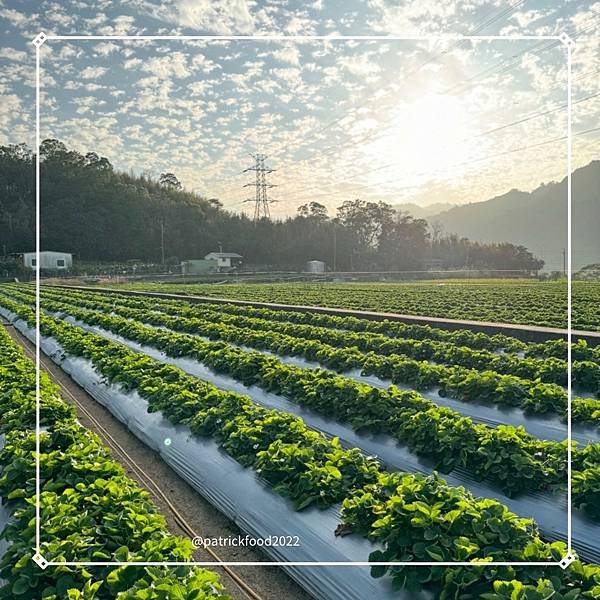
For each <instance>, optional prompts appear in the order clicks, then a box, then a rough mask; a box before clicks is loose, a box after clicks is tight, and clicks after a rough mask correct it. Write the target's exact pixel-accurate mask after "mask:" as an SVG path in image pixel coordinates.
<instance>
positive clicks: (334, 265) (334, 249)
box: [333, 223, 337, 273]
mask: <svg viewBox="0 0 600 600" xmlns="http://www.w3.org/2000/svg"><path fill="white" fill-rule="evenodd" d="M336 271H337V228H336V226H335V223H334V224H333V272H334V273H335V272H336Z"/></svg>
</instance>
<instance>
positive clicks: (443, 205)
mask: <svg viewBox="0 0 600 600" xmlns="http://www.w3.org/2000/svg"><path fill="white" fill-rule="evenodd" d="M393 206H394V208H395V209H396V210H399V211H402V212H405V213H409V214H410V215H412V216H413V217H415V219H427V218H429V217H430V216H431V215H437V214H438V213H441V212H444V211H447V210H450V209H451V208H453V207H455V206H456V204H450V203H449V202H435V203H433V204H429V205H428V206H419V205H418V204H413V203H412V202H404V203H402V204H394V205H393Z"/></svg>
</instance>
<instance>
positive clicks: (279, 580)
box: [6, 326, 312, 600]
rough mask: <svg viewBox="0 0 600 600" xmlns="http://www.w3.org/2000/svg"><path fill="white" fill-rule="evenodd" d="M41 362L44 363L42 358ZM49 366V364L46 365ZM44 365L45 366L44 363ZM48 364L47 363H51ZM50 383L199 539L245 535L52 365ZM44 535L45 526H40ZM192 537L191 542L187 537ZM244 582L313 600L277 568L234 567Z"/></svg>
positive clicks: (265, 591) (202, 556)
mask: <svg viewBox="0 0 600 600" xmlns="http://www.w3.org/2000/svg"><path fill="white" fill-rule="evenodd" d="M6 329H7V331H8V333H9V334H10V335H11V337H12V338H13V339H14V340H15V341H17V342H18V343H19V344H20V345H21V346H23V347H24V348H26V349H28V350H31V351H35V346H34V345H33V344H32V343H31V342H30V341H29V340H27V339H26V338H25V337H24V336H22V335H21V334H20V333H19V332H18V331H16V330H15V329H14V327H12V326H7V327H6ZM42 359H44V357H43V355H42ZM46 360H47V359H46ZM45 362H46V361H45ZM47 362H48V363H49V361H47ZM42 370H44V371H46V372H47V373H48V374H49V375H50V377H51V378H52V379H53V380H54V381H55V382H56V383H57V384H59V385H60V386H63V387H64V388H65V389H66V390H68V391H69V392H70V393H71V394H73V396H75V398H76V399H77V401H78V402H80V403H81V405H82V406H83V407H84V408H85V409H86V410H87V411H88V412H89V413H91V415H92V416H93V417H94V418H95V419H97V420H98V421H100V423H101V424H102V426H103V427H105V428H106V429H107V430H108V431H109V433H110V435H111V436H112V437H113V438H114V439H115V440H116V441H117V443H118V444H119V445H120V446H121V447H122V448H123V449H124V450H125V451H126V453H127V455H129V456H130V457H131V458H132V459H133V461H134V462H135V463H136V464H137V465H138V466H139V467H140V468H141V469H142V470H143V471H144V472H145V473H147V474H148V475H150V477H151V478H152V479H153V480H154V481H156V482H159V483H160V486H161V488H162V491H163V492H164V493H165V494H166V495H167V497H168V499H169V502H171V503H172V504H173V505H174V506H175V508H176V510H177V511H178V512H179V513H180V514H181V515H183V516H184V518H185V520H186V521H187V522H188V523H189V524H190V525H191V526H192V528H193V529H194V531H196V532H197V533H198V535H200V536H202V537H205V538H213V537H216V538H218V537H228V536H237V535H238V534H241V535H244V534H243V533H242V532H241V531H240V529H239V528H238V527H237V525H235V524H234V523H232V522H231V521H230V520H229V519H227V517H225V516H224V515H223V514H222V513H220V512H219V511H218V510H217V509H216V508H215V507H214V506H213V505H212V504H210V503H209V502H208V501H207V500H205V499H204V498H203V497H202V496H201V495H200V494H198V492H196V491H195V490H194V489H193V488H192V487H191V486H190V485H188V484H187V483H186V482H185V481H184V480H183V479H181V478H180V477H179V476H178V475H177V474H176V473H175V472H174V471H173V470H172V469H171V468H170V467H169V466H168V465H167V464H165V463H164V462H163V461H162V460H161V459H160V457H159V455H158V454H156V453H155V452H154V451H152V450H150V449H149V448H148V447H147V446H146V445H145V444H144V443H143V442H141V441H140V440H138V439H137V438H136V437H135V436H134V435H133V434H132V433H131V432H130V431H129V430H128V429H127V427H126V426H125V425H124V424H123V423H121V422H120V421H119V420H118V419H116V418H115V417H114V416H113V415H112V414H111V413H110V412H109V411H108V410H107V409H106V408H104V407H103V406H102V405H100V404H98V402H96V401H95V400H94V399H93V398H92V397H91V396H90V395H89V394H88V393H87V392H86V391H85V390H84V389H82V388H81V387H80V386H79V385H77V383H75V382H74V381H73V380H72V379H71V378H70V377H69V375H67V374H66V373H65V372H64V371H62V370H61V369H60V367H58V366H56V365H54V364H53V363H50V364H46V365H43V366H42ZM63 398H64V400H65V401H66V402H69V400H70V399H69V397H68V395H67V394H65V395H64V396H63ZM76 408H77V414H78V419H79V421H80V422H81V424H82V425H83V426H84V427H86V428H88V429H90V430H92V431H94V432H95V433H97V434H98V435H99V436H100V438H101V439H102V441H103V442H104V443H105V444H106V446H108V447H109V448H111V449H113V450H114V448H112V446H111V441H110V440H109V439H107V438H106V436H105V435H104V434H103V432H102V431H98V428H97V427H96V426H95V424H94V423H93V421H91V420H90V419H89V418H88V417H87V416H86V415H85V413H83V412H82V411H81V410H79V408H78V407H76ZM115 459H116V460H117V461H118V460H119V455H118V452H115ZM123 467H124V468H125V471H126V473H127V475H128V476H129V477H130V478H131V479H133V480H135V481H137V482H138V483H139V485H140V486H141V487H142V488H144V489H147V490H148V492H149V493H150V495H151V497H152V500H153V501H154V503H155V504H156V506H157V507H158V509H159V511H160V513H161V514H162V515H164V517H165V519H166V521H167V524H168V527H169V530H170V531H171V532H172V533H173V534H176V535H181V536H184V537H186V536H187V533H186V532H185V531H184V530H183V529H182V528H181V527H180V525H179V524H178V522H177V520H176V519H175V517H174V514H173V512H172V511H171V509H170V507H169V506H168V504H167V503H166V502H165V501H164V499H163V498H161V497H160V495H158V494H156V493H155V492H154V491H153V490H152V489H149V487H148V486H147V485H146V484H145V483H144V481H143V479H142V478H140V477H139V475H138V474H137V473H136V471H134V470H133V469H132V468H131V467H130V466H128V465H126V464H123ZM42 530H43V524H42ZM188 537H189V536H188ZM213 550H214V551H215V552H216V553H217V554H218V556H219V558H220V559H221V560H223V561H242V562H243V561H248V562H258V561H266V560H270V559H269V558H268V557H267V556H266V555H265V554H263V553H262V552H261V551H260V550H256V549H253V548H248V547H228V546H223V547H218V548H214V549H213ZM194 558H195V560H198V561H211V562H212V561H213V560H214V559H213V558H212V557H211V556H210V555H209V554H208V553H207V552H206V551H204V550H202V549H199V550H197V551H196V553H195V555H194ZM210 568H211V569H214V570H215V571H217V572H218V573H219V575H220V577H221V581H222V582H223V584H224V585H225V587H226V589H227V592H228V593H229V594H230V595H231V596H232V598H234V600H248V598H249V597H250V596H249V595H248V594H247V593H246V592H244V591H243V590H242V589H241V588H240V587H239V586H238V585H237V584H236V582H235V581H234V579H232V578H231V577H230V576H229V575H228V574H227V573H226V572H225V571H224V570H223V569H222V568H220V567H217V566H215V567H210ZM230 568H231V569H232V570H234V572H235V573H236V574H237V575H238V576H239V577H241V578H242V579H243V580H244V582H245V583H246V584H247V585H248V586H250V587H251V588H252V589H253V590H254V592H256V593H257V594H258V595H259V596H260V597H261V598H262V599H263V600H281V599H283V598H285V600H310V599H311V598H312V596H310V595H309V594H308V593H307V592H305V591H304V590H303V589H302V588H300V586H298V585H297V584H296V583H295V582H294V581H293V580H292V579H291V578H290V577H289V576H288V575H287V574H286V573H285V572H284V571H283V570H282V569H280V568H279V567H274V566H268V567H256V566H240V567H230Z"/></svg>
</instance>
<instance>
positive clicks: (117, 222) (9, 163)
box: [0, 140, 541, 270]
mask: <svg viewBox="0 0 600 600" xmlns="http://www.w3.org/2000/svg"><path fill="white" fill-rule="evenodd" d="M40 159H41V245H42V249H48V250H61V251H66V252H72V253H73V254H74V255H75V257H76V259H78V260H88V261H90V260H91V261H123V260H129V259H141V260H144V261H152V262H160V261H161V260H162V247H161V246H162V245H161V233H162V234H163V235H164V256H165V260H166V261H167V262H171V263H177V262H179V261H180V260H183V259H189V258H199V257H202V256H204V255H205V254H206V253H207V252H210V251H213V250H216V249H218V246H219V244H221V245H222V247H223V249H224V250H226V251H229V252H238V253H239V254H241V255H242V256H244V259H245V262H246V264H253V265H259V266H270V267H279V268H297V267H301V266H303V265H304V264H305V262H306V261H307V260H311V259H318V260H323V261H325V262H326V263H327V264H328V266H329V268H335V269H337V270H410V269H422V268H425V267H426V266H427V265H428V264H431V259H437V260H438V261H439V266H440V267H441V268H463V267H472V268H491V269H535V268H539V267H540V266H541V263H540V262H539V261H537V260H536V259H535V258H534V257H533V256H532V255H531V253H530V252H528V251H527V249H526V248H524V247H522V246H517V245H512V244H503V243H498V244H479V243H473V242H470V241H469V240H467V239H464V238H459V237H457V236H453V235H448V236H440V235H432V233H431V232H430V228H429V225H428V223H427V221H425V220H424V219H417V218H413V217H412V216H409V215H408V214H406V213H398V211H396V210H394V208H393V207H392V206H390V205H388V204H385V203H383V202H379V203H372V202H365V201H362V200H360V199H349V200H347V201H346V202H344V203H343V204H342V205H341V206H340V207H338V209H337V213H336V215H328V214H327V210H326V208H325V207H324V206H322V205H321V204H318V203H316V202H310V203H308V204H306V205H303V206H301V207H299V209H298V213H297V215H296V216H294V217H289V218H287V219H285V220H278V221H269V220H266V219H263V220H261V221H259V222H257V223H255V222H253V221H252V220H250V219H249V218H247V217H246V216H244V215H240V214H237V213H232V212H229V211H227V210H224V209H223V207H222V206H221V204H220V202H219V201H218V200H217V199H210V200H209V199H207V197H210V194H207V197H204V196H202V195H199V194H196V193H191V192H188V191H185V190H183V189H182V187H181V185H180V183H179V181H178V180H177V177H176V176H175V175H174V174H172V173H164V174H163V175H161V177H160V179H159V180H158V181H157V180H152V179H149V178H147V177H141V176H134V175H132V174H126V173H119V172H117V171H115V170H114V169H113V167H112V165H111V163H110V162H109V160H108V159H107V158H104V157H100V156H98V155H97V154H96V153H94V152H89V153H87V154H85V155H82V154H80V153H78V152H75V151H72V150H69V149H68V148H66V147H65V145H64V144H62V143H61V142H59V141H58V140H45V141H44V142H43V143H42V144H41V149H40ZM0 189H1V190H2V194H1V196H0V224H1V233H0V237H1V239H0V243H1V244H2V245H3V246H4V251H5V253H8V254H10V253H17V252H23V251H30V250H32V249H33V248H34V241H35V235H34V232H35V157H34V155H33V153H32V151H31V150H30V149H28V148H27V147H26V146H24V145H17V146H4V147H0ZM436 264H438V263H436Z"/></svg>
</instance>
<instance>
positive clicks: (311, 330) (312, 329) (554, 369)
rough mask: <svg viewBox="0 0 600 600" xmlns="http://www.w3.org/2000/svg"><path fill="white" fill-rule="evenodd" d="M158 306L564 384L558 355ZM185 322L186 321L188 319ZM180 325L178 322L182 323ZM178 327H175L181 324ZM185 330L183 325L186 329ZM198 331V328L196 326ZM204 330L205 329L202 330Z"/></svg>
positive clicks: (576, 376) (105, 302)
mask: <svg viewBox="0 0 600 600" xmlns="http://www.w3.org/2000/svg"><path fill="white" fill-rule="evenodd" d="M43 295H44V296H45V297H50V298H55V299H57V300H59V301H63V302H64V301H65V300H68V301H71V302H75V303H76V304H77V305H79V306H85V307H86V308H102V307H104V308H113V307H114V310H117V307H119V308H120V307H128V308H134V309H135V308H138V309H141V310H147V309H148V308H151V307H152V306H153V304H154V303H153V302H152V300H146V301H142V302H140V301H139V300H134V301H133V302H130V301H128V300H122V299H119V300H118V301H115V299H114V298H112V299H111V297H110V296H108V297H104V298H98V297H95V298H94V297H92V298H89V297H87V298H86V297H85V296H79V295H76V294H71V293H65V292H62V291H59V292H58V293H56V291H52V292H44V294H43ZM161 311H163V312H166V313H167V314H170V315H174V316H177V317H179V318H181V319H186V318H188V319H191V320H194V321H196V322H197V323H202V322H204V323H205V322H207V321H208V322H214V321H217V322H219V323H221V324H228V325H231V326H233V327H237V328H245V329H251V330H255V331H267V332H269V334H272V333H273V332H278V333H281V334H283V335H286V336H290V337H294V338H302V339H308V340H314V341H317V342H322V343H324V344H327V345H329V346H333V347H335V348H354V347H355V348H358V349H359V350H360V351H362V352H375V353H376V354H378V355H385V356H388V355H391V354H397V355H402V356H405V357H409V358H412V359H416V360H420V361H422V360H427V361H434V362H435V363H438V364H444V365H458V366H463V367H466V368H469V369H476V370H478V371H494V372H495V373H499V374H505V375H515V376H517V377H520V378H522V379H531V380H534V379H536V380H537V379H539V380H540V381H542V382H545V383H556V384H559V385H562V386H565V385H566V384H567V363H566V361H565V360H563V359H559V358H556V357H550V358H543V359H540V358H519V357H518V356H516V355H514V354H498V353H495V352H492V351H489V350H474V349H472V348H469V347H467V346H460V347H459V346H456V345H454V344H452V343H449V342H440V341H435V340H415V339H410V338H406V339H403V338H389V337H387V336H385V335H383V334H381V333H370V332H362V333H357V332H351V331H343V330H337V329H332V328H328V327H321V326H315V325H303V324H297V323H290V322H285V321H283V322H273V321H269V320H266V319H264V318H257V317H249V316H245V315H228V314H223V312H221V311H219V310H218V309H215V308H207V307H202V306H201V307H181V306H169V307H167V308H166V309H165V307H162V306H161ZM188 322H189V321H188ZM182 327H183V326H182ZM182 327H181V328H179V329H182ZM187 330H188V331H189V329H187ZM200 333H201V332H200ZM207 335H210V333H208V334H207ZM572 374H573V383H574V385H576V386H578V387H579V388H580V389H582V390H584V391H592V392H595V393H596V394H597V393H598V392H599V391H600V364H596V363H594V362H592V361H585V362H583V361H575V362H574V364H573V370H572Z"/></svg>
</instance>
